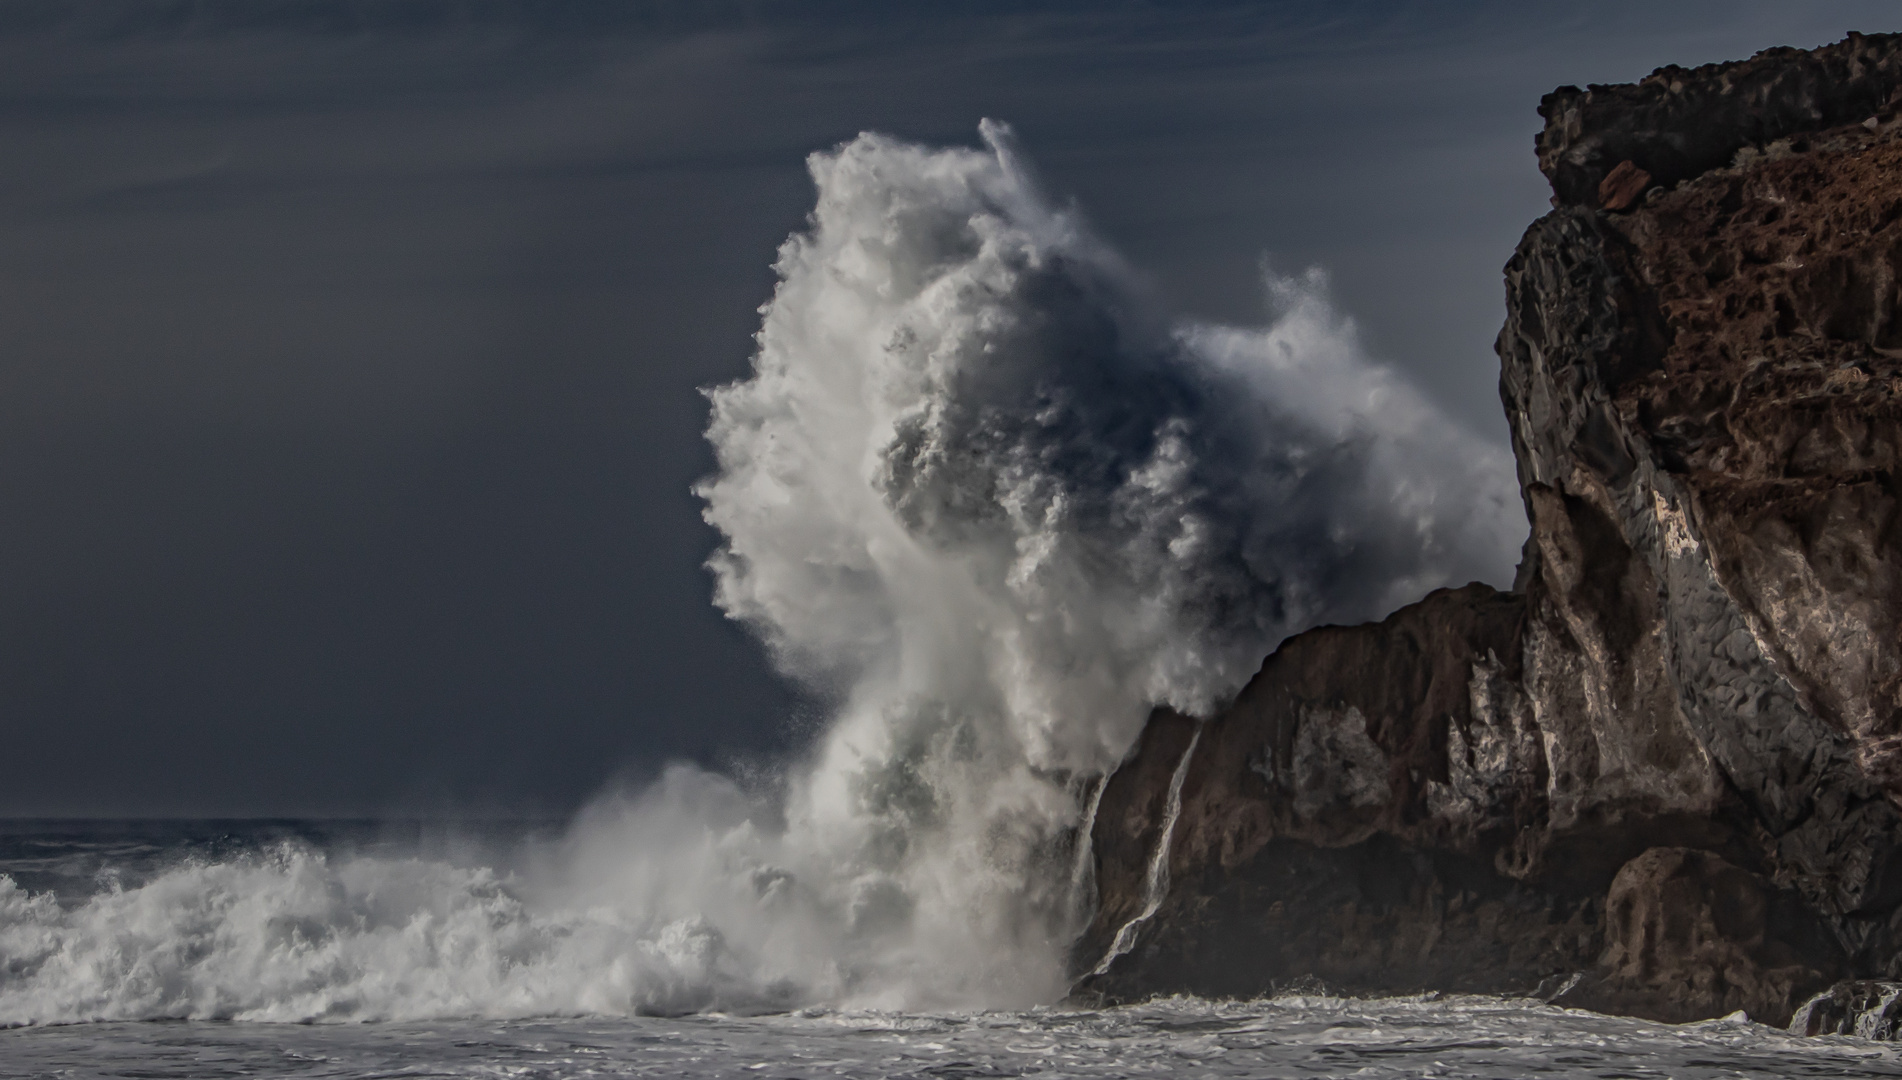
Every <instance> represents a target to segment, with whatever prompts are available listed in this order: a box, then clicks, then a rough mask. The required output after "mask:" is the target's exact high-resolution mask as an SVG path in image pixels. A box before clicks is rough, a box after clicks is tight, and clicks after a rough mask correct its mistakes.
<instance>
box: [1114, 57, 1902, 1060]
mask: <svg viewBox="0 0 1902 1080" xmlns="http://www.w3.org/2000/svg"><path fill="white" fill-rule="evenodd" d="M1899 107H1902V35H1885V36H1861V35H1851V36H1850V37H1849V38H1848V39H1846V40H1844V41H1842V42H1839V43H1837V44H1835V45H1831V46H1828V47H1825V48H1822V49H1818V50H1814V51H1807V52H1805V51H1799V50H1793V49H1777V50H1771V51H1768V52H1765V53H1761V54H1759V55H1758V56H1756V57H1754V58H1752V59H1750V60H1747V61H1742V62H1739V63H1734V64H1723V65H1712V66H1708V67H1702V68H1697V69H1691V70H1686V69H1681V68H1665V69H1662V70H1660V71H1658V72H1656V73H1654V74H1653V75H1651V76H1650V77H1649V78H1647V79H1645V80H1643V81H1642V82H1640V83H1637V84H1635V85H1629V86H1593V87H1591V88H1589V89H1586V90H1578V89H1576V88H1565V89H1561V90H1559V91H1557V92H1555V93H1553V94H1550V95H1548V96H1547V97H1546V98H1545V99H1544V101H1543V102H1542V104H1541V107H1540V113H1541V115H1543V116H1544V117H1545V120H1546V126H1545V130H1544V131H1543V132H1542V133H1541V134H1540V135H1539V137H1538V140H1537V150H1538V157H1539V164H1540V167H1541V169H1542V170H1543V171H1544V172H1545V174H1546V176H1547V177H1548V178H1549V179H1550V180H1551V182H1552V187H1553V191H1554V193H1555V195H1554V199H1553V205H1554V209H1553V211H1552V212H1551V213H1550V214H1548V215H1547V216H1545V217H1544V218H1542V219H1540V220H1539V221H1537V222H1535V223H1534V224H1533V225H1532V227H1531V228H1530V229H1528V230H1527V232H1526V235H1525V238H1524V240H1522V241H1521V243H1520V245H1519V248H1518V251H1517V252H1516V253H1515V254H1514V255H1513V257H1512V260H1511V262H1510V263H1508V265H1507V267H1506V300H1507V303H1506V308H1507V315H1506V325H1505V328H1504V330H1503V331H1502V332H1501V334H1500V336H1499V341H1498V352H1499V357H1500V362H1501V369H1502V371H1501V378H1500V391H1501V396H1502V398H1503V399H1504V404H1505V407H1506V413H1507V418H1508V420H1509V423H1510V426H1511V431H1512V440H1513V447H1514V450H1515V452H1516V454H1517V457H1518V466H1519V478H1520V482H1521V487H1522V490H1523V493H1524V497H1525V503H1526V510H1527V513H1528V516H1529V517H1530V519H1531V524H1532V532H1531V538H1530V540H1529V541H1528V543H1527V546H1526V554H1525V559H1524V562H1523V563H1522V565H1521V567H1520V571H1519V576H1518V580H1517V582H1516V585H1515V589H1514V591H1512V592H1509V593H1506V592H1498V591H1495V590H1493V589H1490V588H1487V587H1485V586H1482V585H1470V586H1467V587H1466V588H1463V589H1457V590H1446V591H1442V592H1438V593H1435V594H1433V595H1432V596H1429V597H1427V598H1426V599H1425V600H1423V601H1422V602H1420V603H1419V604H1416V605H1414V606H1412V607H1409V608H1406V609H1404V610H1402V611H1400V612H1398V613H1396V614H1394V615H1393V616H1391V617H1390V618H1388V619H1387V620H1385V621H1384V622H1381V623H1379V624H1374V625H1368V626H1358V627H1324V628H1321V629H1318V630H1314V631H1311V632H1309V633H1307V634H1303V635H1301V636H1299V637H1296V638H1293V639H1290V640H1289V641H1287V642H1285V643H1284V644H1283V645H1282V646H1281V648H1280V649H1278V650H1277V651H1276V652H1275V654H1274V655H1272V656H1270V657H1269V658H1268V659H1267V661H1266V663H1264V665H1263V667H1262V669H1261V672H1260V673H1259V674H1258V675H1257V676H1256V677H1255V679H1254V680H1253V681H1252V682H1251V683H1249V685H1248V686H1247V687H1246V688H1245V689H1244V690H1243V691H1242V692H1241V694H1240V696H1239V697H1238V698H1237V700H1236V701H1235V702H1234V703H1233V704H1232V705H1231V706H1230V707H1229V708H1227V709H1226V710H1224V711H1223V712H1221V713H1220V714H1219V715H1216V716H1213V717H1211V718H1208V719H1206V720H1203V721H1195V720H1190V719H1187V718H1184V717H1180V716H1176V715H1173V714H1166V715H1165V714H1159V715H1158V716H1157V717H1156V718H1155V719H1154V720H1152V722H1151V724H1150V726H1149V729H1148V730H1147V731H1146V732H1145V734H1144V736H1143V739H1142V741H1141V743H1140V745H1139V746H1138V747H1137V749H1136V751H1135V752H1134V754H1133V756H1132V757H1131V758H1130V760H1129V761H1128V762H1126V763H1125V764H1124V766H1123V767H1122V768H1121V769H1120V770H1119V771H1118V772H1117V773H1116V774H1115V775H1114V776H1113V777H1111V778H1110V779H1109V780H1108V781H1107V784H1106V787H1105V789H1104V791H1103V794H1102V798H1101V800H1100V807H1099V810H1098V813H1097V815H1096V818H1095V825H1094V830H1093V834H1092V843H1093V845H1094V853H1095V856H1096V859H1097V880H1098V884H1099V893H1100V899H1099V904H1098V908H1097V913H1096V917H1095V921H1094V922H1093V924H1092V925H1091V927H1090V929H1089V931H1088V932H1087V933H1086V934H1085V935H1084V937H1083V938H1082V940H1081V942H1080V943H1079V945H1078V949H1077V966H1078V971H1079V972H1080V973H1081V974H1082V978H1081V979H1080V981H1079V983H1078V989H1077V992H1078V994H1079V995H1082V996H1086V997H1093V998H1096V999H1099V1000H1127V999H1130V998H1134V997H1139V996H1144V995H1147V994H1151V993H1156V992H1168V991H1178V990H1180V991H1191V992H1197V993H1203V994H1221V995H1227V994H1255V993H1260V992H1265V991H1270V990H1273V989H1275V988H1277V987H1284V986H1289V985H1296V984H1300V983H1303V982H1308V981H1313V980H1318V981H1319V982H1321V983H1323V984H1325V985H1326V986H1328V987H1329V988H1331V989H1338V990H1343V991H1349V992H1389V991H1392V992H1406V991H1415V990H1422V989H1443V990H1470V991H1487V992H1502V993H1529V992H1535V991H1536V992H1540V993H1542V994H1544V995H1545V996H1547V997H1550V998H1554V999H1556V1000H1559V1001H1561V1002H1563V1003H1567V1004H1576V1005H1580V1006H1584V1007H1589V1008H1597V1009H1602V1010H1607V1011H1615V1012H1625V1013H1634V1014H1638V1015H1643V1016H1649V1017H1654V1018H1659V1019H1666V1020H1689V1019H1695V1018H1701V1017H1708V1016H1717V1015H1722V1014H1725V1013H1729V1012H1731V1011H1733V1010H1737V1009H1743V1010H1745V1011H1747V1012H1748V1013H1749V1014H1750V1015H1751V1016H1752V1017H1755V1018H1757V1019H1759V1020H1763V1021H1766V1022H1771V1023H1779V1024H1781V1023H1785V1022H1788V1021H1789V1020H1790V1018H1791V1016H1792V1013H1793V1012H1794V1011H1795V1010H1796V1009H1797V1008H1798V1006H1799V1005H1801V1004H1802V1003H1804V1002H1805V1001H1806V1000H1809V999H1810V998H1812V996H1813V995H1816V994H1817V993H1818V992H1820V991H1824V990H1826V989H1827V988H1829V987H1831V986H1832V985H1833V984H1839V983H1840V984H1841V985H1840V986H1838V987H1837V990H1836V991H1835V992H1834V998H1826V999H1822V1000H1825V1001H1827V1000H1834V999H1835V998H1840V999H1842V1000H1843V1001H1851V1000H1861V999H1860V998H1857V997H1856V994H1862V995H1863V996H1865V997H1868V996H1869V995H1870V994H1871V993H1874V992H1873V991H1868V990H1867V989H1866V987H1867V984H1866V983H1849V982H1845V980H1853V979H1859V980H1870V979H1896V978H1902V811H1899V810H1898V806H1899V805H1902V625H1898V623H1902V547H1899V546H1898V545H1899V542H1902V518H1899V517H1898V514H1897V496H1898V492H1897V467H1898V464H1899V462H1898V455H1899V454H1902V120H1898V116H1897V112H1898V108H1899ZM1172 812H1173V813H1172ZM1151 909H1153V911H1152V910H1151ZM1145 912H1149V914H1148V916H1147V917H1146V918H1145V917H1143V916H1144V914H1145ZM1119 933H1120V935H1121V940H1120V941H1119ZM1845 987H1850V988H1852V989H1845ZM1853 987H1864V989H1861V990H1855V989H1853ZM1875 997H1877V998H1879V997H1881V995H1880V994H1876V995H1875ZM1871 1000H1874V998H1872V999H1871ZM1846 1007H1847V1006H1845V1008H1846ZM1818 1009H1822V1006H1821V1005H1818V1006H1813V1007H1812V1009H1811V1011H1812V1012H1816V1010H1818ZM1824 1011H1827V1010H1824ZM1836 1011H1837V1013H1840V1012H1842V1009H1841V1008H1838V1009H1837V1010H1836ZM1805 1015H1808V1013H1806V1014H1805ZM1817 1015H1819V1016H1820V1015H1822V1013H1820V1012H1818V1013H1817ZM1831 1015H1835V1014H1831ZM1822 1022H1823V1021H1816V1023H1822ZM1830 1022H1831V1023H1834V1022H1835V1021H1830ZM1812 1026H1815V1025H1814V1024H1812Z"/></svg>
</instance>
